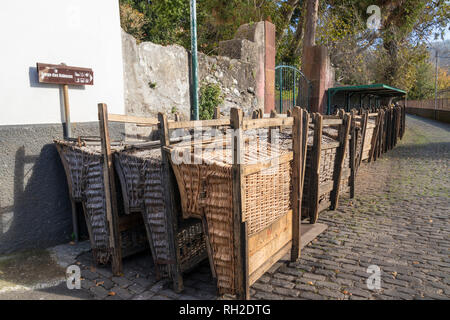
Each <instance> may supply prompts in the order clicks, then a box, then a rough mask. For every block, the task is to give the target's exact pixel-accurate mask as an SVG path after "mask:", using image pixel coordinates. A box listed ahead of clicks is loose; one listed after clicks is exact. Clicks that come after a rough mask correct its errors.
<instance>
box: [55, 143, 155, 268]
mask: <svg viewBox="0 0 450 320" xmlns="http://www.w3.org/2000/svg"><path fill="white" fill-rule="evenodd" d="M55 144H57V146H58V147H59V149H60V150H61V153H62V156H63V157H64V161H65V162H66V163H67V167H68V168H66V172H68V175H69V176H68V177H67V178H68V181H70V183H71V189H72V199H73V200H74V201H80V202H81V203H82V204H83V209H84V214H85V217H86V223H87V224H88V229H89V230H90V237H91V239H90V240H91V247H92V252H93V255H94V259H95V261H96V262H97V263H99V264H106V263H108V262H109V260H110V257H111V248H110V246H109V226H108V222H107V218H106V200H105V189H104V181H103V157H102V155H101V153H100V147H98V146H89V147H83V146H82V147H79V146H78V145H77V144H75V143H70V142H66V141H55ZM119 207H120V204H119ZM121 246H122V250H123V256H126V255H128V254H132V253H135V252H139V251H142V250H144V249H145V248H146V235H145V230H144V229H143V228H142V227H137V228H132V229H128V230H124V231H122V232H121Z"/></svg>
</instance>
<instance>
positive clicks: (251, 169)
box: [242, 152, 294, 176]
mask: <svg viewBox="0 0 450 320" xmlns="http://www.w3.org/2000/svg"><path fill="white" fill-rule="evenodd" d="M293 158H294V154H293V152H289V153H286V154H283V155H281V156H279V157H277V158H275V159H271V160H269V161H265V162H260V163H255V164H246V165H243V171H242V174H243V175H244V176H249V175H251V174H254V173H257V172H260V171H263V170H266V169H269V168H272V167H274V166H277V165H280V164H283V163H286V162H289V161H291V160H292V159H293Z"/></svg>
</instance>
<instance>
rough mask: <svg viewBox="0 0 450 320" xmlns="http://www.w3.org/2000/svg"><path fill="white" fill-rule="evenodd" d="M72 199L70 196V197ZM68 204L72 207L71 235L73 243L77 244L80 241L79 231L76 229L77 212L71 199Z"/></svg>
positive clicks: (75, 205)
mask: <svg viewBox="0 0 450 320" xmlns="http://www.w3.org/2000/svg"><path fill="white" fill-rule="evenodd" d="M70 198H72V195H71V196H70ZM70 203H71V205H72V226H73V235H74V240H75V243H78V241H79V240H80V231H79V228H78V211H77V204H76V203H75V201H73V200H72V199H71V200H70Z"/></svg>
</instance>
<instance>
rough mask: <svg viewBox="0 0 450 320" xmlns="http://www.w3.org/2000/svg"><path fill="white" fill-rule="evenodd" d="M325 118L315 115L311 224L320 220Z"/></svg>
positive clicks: (311, 180)
mask: <svg viewBox="0 0 450 320" xmlns="http://www.w3.org/2000/svg"><path fill="white" fill-rule="evenodd" d="M322 121H323V118H322V115H321V114H320V113H315V114H314V142H313V154H312V166H311V179H310V183H311V190H310V212H309V223H310V224H314V223H316V222H317V219H318V218H319V196H320V195H319V192H320V190H319V175H320V157H321V153H322V127H323V124H322Z"/></svg>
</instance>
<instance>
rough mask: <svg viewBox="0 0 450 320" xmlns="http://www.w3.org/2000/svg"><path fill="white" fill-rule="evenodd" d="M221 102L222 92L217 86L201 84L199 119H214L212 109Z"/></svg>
mask: <svg viewBox="0 0 450 320" xmlns="http://www.w3.org/2000/svg"><path fill="white" fill-rule="evenodd" d="M222 102H223V99H222V90H221V89H220V87H219V85H217V84H211V83H208V84H203V85H202V86H201V88H200V103H199V109H200V110H199V112H200V114H199V117H200V120H210V119H212V118H213V117H214V109H215V108H216V107H218V106H219V105H220V104H221V103H222Z"/></svg>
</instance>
